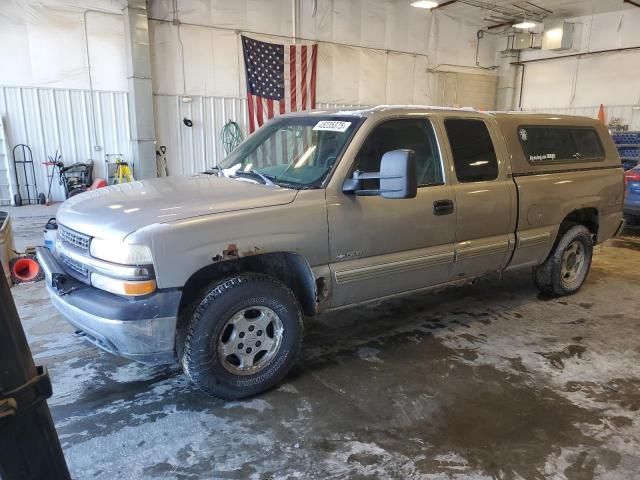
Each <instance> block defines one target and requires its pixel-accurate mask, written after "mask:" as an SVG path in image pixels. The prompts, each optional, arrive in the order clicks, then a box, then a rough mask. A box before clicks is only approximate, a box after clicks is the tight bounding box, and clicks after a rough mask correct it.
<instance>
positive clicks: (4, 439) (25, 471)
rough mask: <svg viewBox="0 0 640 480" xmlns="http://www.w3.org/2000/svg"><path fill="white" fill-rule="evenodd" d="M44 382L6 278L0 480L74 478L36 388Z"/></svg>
mask: <svg viewBox="0 0 640 480" xmlns="http://www.w3.org/2000/svg"><path fill="white" fill-rule="evenodd" d="M1 270H2V268H1V266H0V271H1ZM43 380H44V382H43ZM41 382H43V383H41ZM46 382H48V377H47V376H46V371H44V373H41V374H39V373H38V369H37V368H36V366H35V364H34V363H33V357H32V356H31V350H30V349H29V345H28V344H27V339H26V336H25V334H24V330H23V329H22V324H21V323H20V317H19V316H18V311H17V310H16V305H15V303H14V301H13V297H12V296H11V291H10V290H9V285H8V284H7V279H6V278H5V276H4V275H0V478H6V479H10V478H16V479H26V478H33V479H39V478H47V479H51V480H70V479H71V476H70V475H69V470H68V469H67V465H66V462H65V460H64V455H63V454H62V448H61V447H60V440H59V439H58V434H57V433H56V429H55V427H54V426H53V421H52V419H51V413H50V412H49V407H48V406H47V403H46V401H45V399H44V398H42V391H39V389H38V386H39V385H43V384H45V386H46ZM48 385H49V386H50V384H48ZM49 393H50V391H49ZM3 398H4V401H2V399H3ZM16 399H19V400H20V401H17V400H16ZM28 400H31V401H32V404H33V405H32V406H31V407H30V408H28V407H29V405H28V403H26V402H27V401H28Z"/></svg>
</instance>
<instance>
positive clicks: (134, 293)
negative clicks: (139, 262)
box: [91, 273, 156, 297]
mask: <svg viewBox="0 0 640 480" xmlns="http://www.w3.org/2000/svg"><path fill="white" fill-rule="evenodd" d="M91 285H93V286H94V287H96V288H99V289H100V290H105V291H107V292H110V293H115V294H116V295H126V296H129V297H139V296H142V295H148V294H150V293H153V292H155V290H156V281H155V280H136V281H132V280H118V279H116V278H110V277H106V276H104V275H100V274H98V273H92V274H91Z"/></svg>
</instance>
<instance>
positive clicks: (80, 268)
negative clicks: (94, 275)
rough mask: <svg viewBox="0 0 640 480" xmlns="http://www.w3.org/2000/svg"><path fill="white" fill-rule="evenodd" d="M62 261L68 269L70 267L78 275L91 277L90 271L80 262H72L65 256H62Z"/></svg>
mask: <svg viewBox="0 0 640 480" xmlns="http://www.w3.org/2000/svg"><path fill="white" fill-rule="evenodd" d="M60 260H61V261H62V263H64V265H65V266H66V267H69V268H70V269H71V270H73V271H74V272H76V273H79V274H80V275H82V276H83V277H86V276H88V275H89V269H88V268H87V267H85V266H84V265H83V264H81V263H80V262H76V261H75V260H72V259H70V258H69V257H65V256H64V255H60Z"/></svg>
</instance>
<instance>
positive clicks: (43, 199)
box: [38, 193, 47, 205]
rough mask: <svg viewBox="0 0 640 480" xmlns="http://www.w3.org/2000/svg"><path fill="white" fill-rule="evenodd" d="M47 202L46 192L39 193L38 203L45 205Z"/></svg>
mask: <svg viewBox="0 0 640 480" xmlns="http://www.w3.org/2000/svg"><path fill="white" fill-rule="evenodd" d="M45 203H47V197H45V195H44V193H41V194H39V195H38V204H40V205H44V204H45Z"/></svg>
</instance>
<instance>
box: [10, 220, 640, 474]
mask: <svg viewBox="0 0 640 480" xmlns="http://www.w3.org/2000/svg"><path fill="white" fill-rule="evenodd" d="M639 249H640V232H638V231H635V232H634V231H629V232H626V233H625V236H624V237H623V238H620V239H617V240H613V241H611V242H609V243H608V244H607V246H605V247H602V248H601V247H598V248H597V251H596V254H595V257H594V264H593V268H592V271H591V274H590V276H589V278H588V281H587V283H586V284H585V286H584V287H583V289H582V290H581V291H580V292H579V293H577V294H576V295H573V296H570V297H565V298H559V299H549V298H544V297H543V296H540V295H539V294H538V292H537V290H536V289H535V287H534V286H533V283H532V281H531V279H530V275H529V272H520V273H511V274H508V275H504V276H503V277H502V279H501V280H500V279H486V280H481V281H478V282H476V284H475V285H469V286H465V287H460V288H453V289H450V290H447V291H444V292H441V293H435V294H422V295H417V296H413V297H407V298H403V299H397V300H393V301H388V302H384V303H380V304H375V305H369V306H367V307H363V308H358V309H352V310H348V311H342V312H339V313H335V314H328V315H326V316H322V317H319V318H316V319H312V320H309V321H308V322H307V325H306V337H305V343H304V350H303V354H302V358H301V360H300V362H299V365H298V366H297V367H295V369H294V371H293V372H292V373H291V374H290V375H289V377H288V378H287V379H286V381H285V382H284V383H283V384H282V385H281V386H280V387H279V388H277V389H275V390H273V391H270V392H268V393H266V394H263V395H261V396H258V397H256V398H253V399H250V400H246V401H239V402H224V401H221V400H217V399H213V398H210V397H207V396H206V395H204V394H202V393H200V392H198V391H196V390H195V389H194V388H193V387H191V386H190V385H189V384H188V383H187V381H186V380H185V378H184V376H183V375H182V374H181V373H180V371H179V369H178V368H177V367H162V368H158V367H156V368H153V367H146V366H143V365H139V364H136V363H133V362H130V361H127V360H124V359H121V358H116V357H113V356H111V355H109V354H107V353H103V352H101V351H100V350H98V349H96V348H94V347H92V346H90V345H88V344H86V343H84V341H82V340H80V339H77V338H75V337H73V336H72V334H71V332H72V328H71V327H70V326H68V325H67V324H66V323H65V322H64V321H63V320H62V319H61V317H60V316H59V315H58V314H57V313H56V312H55V310H54V309H53V307H52V306H51V305H50V303H49V300H48V298H47V295H46V292H45V290H44V286H43V285H42V284H32V285H21V286H16V287H14V288H13V289H12V292H13V294H14V298H15V300H16V304H17V306H18V310H19V312H20V315H21V317H22V320H23V324H24V327H25V330H26V332H27V335H28V339H29V342H30V345H31V348H32V350H33V353H34V356H35V358H36V362H37V363H39V364H45V365H47V366H48V367H49V370H50V373H51V376H52V379H53V389H54V396H53V397H52V398H51V399H50V400H49V405H50V407H51V411H52V414H53V417H54V420H55V423H56V427H57V429H58V432H59V435H60V439H61V442H62V445H63V448H64V451H65V455H66V458H67V462H68V464H69V467H70V469H71V471H72V473H73V476H74V478H77V479H85V478H88V479H115V478H118V479H120V478H122V479H200V478H203V479H209V478H216V479H217V478H221V479H245V478H246V479H276V478H277V479H294V478H295V479H298V478H302V479H316V478H317V479H342V478H350V479H373V478H399V479H449V478H450V479H485V478H486V479H497V478H499V479H546V478H550V479H551V478H553V479H556V478H557V479H569V480H587V479H592V478H598V479H633V478H640V414H639V411H640V333H639V330H640V309H639V308H638V307H639V305H640V303H639V301H638V299H639V298H640V294H639V289H638V287H639V286H640V253H639V252H638V250H639Z"/></svg>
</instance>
